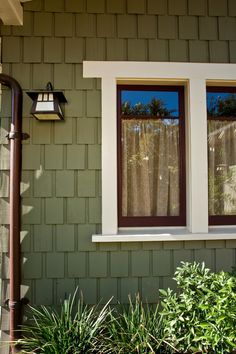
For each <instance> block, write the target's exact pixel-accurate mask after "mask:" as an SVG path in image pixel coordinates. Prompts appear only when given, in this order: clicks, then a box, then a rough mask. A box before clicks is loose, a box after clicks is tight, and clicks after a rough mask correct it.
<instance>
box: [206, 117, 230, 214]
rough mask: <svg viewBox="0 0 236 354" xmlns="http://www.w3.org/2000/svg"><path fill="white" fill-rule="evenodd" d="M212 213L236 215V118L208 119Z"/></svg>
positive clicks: (210, 207) (210, 210) (210, 205)
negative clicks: (232, 119)
mask: <svg viewBox="0 0 236 354" xmlns="http://www.w3.org/2000/svg"><path fill="white" fill-rule="evenodd" d="M208 186H209V188H208V189H209V215H236V121H230V120H216V119H215V120H208Z"/></svg>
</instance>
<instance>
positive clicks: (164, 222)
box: [117, 85, 186, 227]
mask: <svg viewBox="0 0 236 354" xmlns="http://www.w3.org/2000/svg"><path fill="white" fill-rule="evenodd" d="M122 90H130V91H169V92H170V91H175V92H178V94H179V96H178V97H179V116H178V119H179V151H180V157H179V163H180V166H179V168H180V183H179V193H180V195H179V201H180V208H179V210H180V214H179V215H178V216H143V217H142V216H122V209H121V208H122V158H121V156H122V145H121V122H122V118H130V116H127V117H126V116H124V115H122V114H121V92H122ZM117 105H118V107H117V132H118V133H117V134H118V135H117V137H118V138H117V152H118V156H117V157H118V158H117V161H118V164H117V171H118V176H117V179H118V226H119V227H155V226H156V227H159V226H185V225H186V163H185V160H186V154H185V110H184V87H183V86H164V85H117ZM138 118H139V119H150V118H151V119H165V118H169V117H153V116H138ZM172 118H173V119H176V117H172Z"/></svg>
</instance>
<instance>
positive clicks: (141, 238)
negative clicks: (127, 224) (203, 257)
mask: <svg viewBox="0 0 236 354" xmlns="http://www.w3.org/2000/svg"><path fill="white" fill-rule="evenodd" d="M234 239H236V232H235V233H222V234H218V233H205V234H195V233H194V234H190V233H189V234H180V235H173V234H169V233H166V234H165V233H163V234H132V235H130V234H125V235H123V234H122V235H92V242H102V243H103V242H155V241H159V242H160V241H161V242H162V241H215V240H234Z"/></svg>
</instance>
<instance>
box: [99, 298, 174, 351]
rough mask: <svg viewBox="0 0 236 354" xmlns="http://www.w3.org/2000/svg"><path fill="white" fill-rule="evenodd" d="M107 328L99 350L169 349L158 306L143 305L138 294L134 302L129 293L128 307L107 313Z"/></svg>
mask: <svg viewBox="0 0 236 354" xmlns="http://www.w3.org/2000/svg"><path fill="white" fill-rule="evenodd" d="M107 331H108V332H107V336H106V339H105V343H106V344H105V347H104V348H103V353H119V354H133V353H137V354H151V353H165V354H167V353H169V351H168V345H167V343H166V341H165V340H164V338H163V329H162V322H161V317H160V314H159V311H158V306H156V307H155V308H152V307H150V306H148V305H146V304H145V305H143V304H142V302H141V300H140V297H139V295H137V296H136V298H135V301H134V302H132V301H131V298H130V297H129V305H128V307H122V308H121V311H119V312H117V311H116V312H112V313H111V314H110V321H109V323H108V326H107ZM163 348H164V349H163Z"/></svg>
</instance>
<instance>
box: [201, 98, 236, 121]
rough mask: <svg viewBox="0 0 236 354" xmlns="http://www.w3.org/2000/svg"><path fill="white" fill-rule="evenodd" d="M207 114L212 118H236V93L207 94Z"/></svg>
mask: <svg viewBox="0 0 236 354" xmlns="http://www.w3.org/2000/svg"><path fill="white" fill-rule="evenodd" d="M207 114H208V117H211V118H218V117H221V118H224V117H226V118H236V93H233V92H207Z"/></svg>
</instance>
